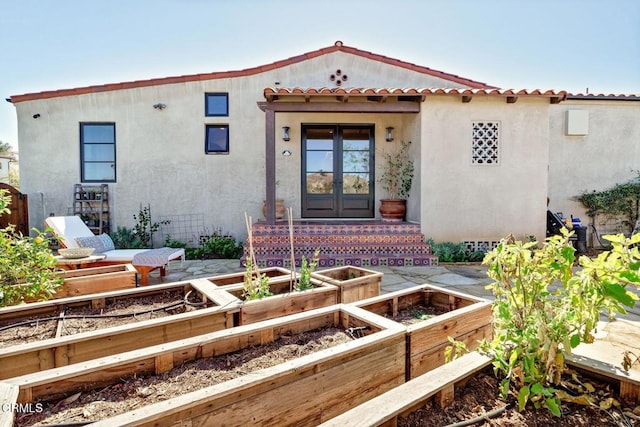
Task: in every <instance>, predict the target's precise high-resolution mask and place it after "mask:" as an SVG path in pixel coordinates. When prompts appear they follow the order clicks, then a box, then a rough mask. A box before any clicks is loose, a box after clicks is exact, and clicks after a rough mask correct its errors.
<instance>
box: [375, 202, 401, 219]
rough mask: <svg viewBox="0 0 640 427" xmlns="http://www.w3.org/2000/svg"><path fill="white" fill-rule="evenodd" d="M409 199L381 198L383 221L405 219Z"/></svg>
mask: <svg viewBox="0 0 640 427" xmlns="http://www.w3.org/2000/svg"><path fill="white" fill-rule="evenodd" d="M406 212H407V201H406V200H404V199H380V216H381V217H382V220H383V221H389V222H401V221H404V217H405V214H406Z"/></svg>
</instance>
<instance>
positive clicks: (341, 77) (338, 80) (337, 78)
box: [329, 68, 349, 86]
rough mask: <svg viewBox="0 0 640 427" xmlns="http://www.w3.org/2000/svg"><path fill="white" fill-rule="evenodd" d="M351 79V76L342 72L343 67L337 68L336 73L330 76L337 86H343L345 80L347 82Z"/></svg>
mask: <svg viewBox="0 0 640 427" xmlns="http://www.w3.org/2000/svg"><path fill="white" fill-rule="evenodd" d="M348 79H349V76H347V75H346V74H343V73H342V70H341V69H339V68H338V69H337V70H336V72H335V73H333V74H331V75H330V76H329V80H330V81H332V82H333V83H334V84H335V85H336V86H342V83H343V82H346V81H347V80H348Z"/></svg>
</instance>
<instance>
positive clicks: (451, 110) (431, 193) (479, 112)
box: [420, 97, 549, 242]
mask: <svg viewBox="0 0 640 427" xmlns="http://www.w3.org/2000/svg"><path fill="white" fill-rule="evenodd" d="M548 109H549V101H548V100H546V99H535V98H533V99H532V98H529V99H520V100H519V101H518V102H516V103H514V104H507V103H506V102H505V99H504V98H482V97H475V98H473V100H472V101H471V102H470V103H462V102H461V101H460V100H459V99H455V98H444V97H443V98H436V97H434V98H429V99H428V100H427V102H426V103H424V104H423V112H422V153H421V157H422V164H423V167H422V176H421V178H420V180H421V181H420V182H421V217H420V223H421V226H422V230H423V232H424V233H425V235H426V236H428V237H432V238H433V239H434V240H435V241H436V242H440V241H452V242H461V241H489V242H491V241H497V240H499V239H500V238H502V237H505V236H506V235H507V234H509V233H512V234H514V235H515V236H516V237H517V238H520V239H525V238H526V237H527V236H530V235H534V236H537V237H538V238H539V239H540V238H544V235H545V223H544V218H545V212H546V197H547V165H548V155H549V146H548V144H549V140H548V133H549V120H548ZM474 121H498V122H500V124H501V126H500V129H501V137H500V164H499V165H495V166H494V165H486V166H483V165H473V164H472V163H471V153H472V149H471V147H472V138H471V136H472V122H474Z"/></svg>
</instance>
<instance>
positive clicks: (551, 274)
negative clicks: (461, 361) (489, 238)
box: [481, 229, 640, 416]
mask: <svg viewBox="0 0 640 427" xmlns="http://www.w3.org/2000/svg"><path fill="white" fill-rule="evenodd" d="M606 238H607V240H609V241H611V242H612V245H613V249H612V250H611V251H610V252H603V253H601V254H600V255H599V256H598V257H597V258H596V259H593V260H591V259H589V258H587V257H585V256H582V257H580V260H579V262H580V266H581V267H582V268H581V269H579V270H578V271H577V272H576V273H575V274H574V269H573V266H574V261H575V257H574V248H573V246H571V244H570V242H569V233H568V232H567V231H566V230H564V229H563V234H562V235H558V236H552V237H549V238H547V240H546V241H545V244H544V245H543V246H542V248H539V249H538V248H537V247H536V245H537V243H536V242H526V243H523V242H521V241H516V240H515V239H514V238H513V237H512V236H511V237H509V238H507V239H505V240H503V241H501V242H500V243H499V244H498V246H497V248H496V249H494V250H493V251H492V252H490V253H488V254H487V256H486V257H485V260H484V263H485V264H488V265H489V269H488V275H489V277H491V278H492V279H493V280H494V283H493V284H491V285H489V286H488V288H490V289H491V290H492V291H493V294H494V296H495V302H494V304H493V326H494V339H493V340H492V341H490V342H484V343H483V344H482V345H481V348H482V349H483V350H484V351H486V352H488V353H489V354H490V355H491V356H493V358H494V362H493V365H494V369H495V370H496V371H497V372H500V373H501V374H502V375H503V376H504V379H503V380H502V382H501V392H502V394H503V396H505V397H506V394H507V393H508V391H509V389H510V387H511V386H514V387H515V388H516V389H518V395H517V397H518V406H519V409H523V408H524V407H525V405H526V404H527V403H528V402H533V403H534V405H535V406H536V407H542V406H545V407H546V408H547V409H549V411H551V412H552V413H553V414H554V415H557V416H560V409H559V408H560V401H561V400H563V399H565V398H568V395H567V394H566V392H565V391H563V389H562V387H560V383H561V381H566V380H567V379H566V378H565V379H563V378H562V374H563V373H565V371H566V367H565V358H566V356H567V355H570V354H571V351H572V349H573V348H575V347H576V346H577V345H578V344H580V343H582V342H585V343H588V342H592V341H593V331H594V330H595V328H596V325H597V322H598V320H599V315H600V312H601V311H603V310H606V311H608V312H609V314H610V315H613V313H615V312H619V313H624V312H625V308H624V306H627V307H633V305H634V304H635V301H636V300H637V299H638V297H637V296H636V295H635V294H633V293H632V292H629V291H627V290H626V286H627V285H629V284H633V285H636V286H637V285H638V284H640V275H639V274H638V271H639V269H640V252H639V251H638V248H637V247H634V245H637V244H638V243H640V235H636V236H633V237H632V238H631V239H626V238H625V237H624V236H622V235H618V236H606ZM552 285H553V287H552ZM569 381H570V379H569Z"/></svg>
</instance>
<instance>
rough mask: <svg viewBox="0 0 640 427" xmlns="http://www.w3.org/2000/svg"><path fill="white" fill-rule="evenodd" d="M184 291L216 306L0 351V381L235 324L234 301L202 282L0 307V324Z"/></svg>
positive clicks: (236, 307)
mask: <svg viewBox="0 0 640 427" xmlns="http://www.w3.org/2000/svg"><path fill="white" fill-rule="evenodd" d="M178 289H183V290H184V292H185V293H186V292H188V291H190V290H194V291H196V292H199V293H200V296H201V298H202V299H203V300H208V301H212V302H213V303H214V304H216V306H215V307H209V308H203V309H200V310H195V311H191V312H187V313H181V314H176V315H172V316H166V317H163V318H158V319H151V320H143V321H140V322H136V323H131V324H126V325H121V326H115V327H111V328H104V329H99V330H96V331H90V332H82V333H79V334H74V335H69V336H62V337H58V338H51V339H46V340H42V341H39V342H32V343H27V344H20V345H15V346H11V347H6V348H0V379H4V378H10V377H15V376H19V375H25V374H29V373H32V372H39V371H42V370H46V369H51V368H55V367H60V366H66V365H69V364H73V363H78V362H83V361H86V360H90V359H94V358H97V357H102V356H107V355H112V354H114V353H115V352H122V351H128V350H134V349H140V348H144V347H148V346H151V345H156V344H161V343H166V342H169V341H173V340H178V339H182V338H186V337H191V336H195V335H199V334H203V333H207V332H213V331H217V330H220V329H225V328H231V327H233V326H236V324H237V318H238V313H239V306H238V304H237V303H238V300H237V299H236V298H234V297H232V296H231V295H229V294H228V293H226V292H224V291H221V290H220V289H219V288H217V287H216V286H214V285H213V284H211V282H209V281H207V280H204V279H196V280H191V281H189V282H176V283H168V284H164V285H157V286H153V287H145V288H136V289H132V290H126V291H114V292H105V293H101V294H93V295H90V296H84V297H73V298H66V299H59V300H52V301H47V302H39V303H32V304H24V305H21V306H15V307H8V308H3V309H0V321H2V322H3V323H5V324H6V320H8V319H13V320H16V321H17V319H19V318H26V317H28V316H29V315H34V314H42V313H47V312H52V313H56V314H57V313H59V312H60V311H62V310H63V308H64V307H65V306H84V305H91V306H92V307H94V308H96V307H104V305H105V302H106V300H107V299H110V298H123V299H124V298H136V297H144V296H149V295H152V294H157V293H162V292H165V291H171V290H178Z"/></svg>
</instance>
